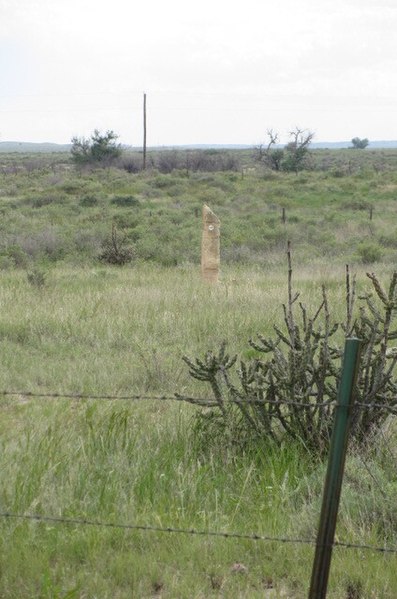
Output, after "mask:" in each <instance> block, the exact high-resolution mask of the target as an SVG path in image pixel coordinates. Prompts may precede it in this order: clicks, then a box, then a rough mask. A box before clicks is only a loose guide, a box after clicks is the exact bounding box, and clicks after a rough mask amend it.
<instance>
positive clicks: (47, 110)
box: [0, 0, 397, 145]
mask: <svg viewBox="0 0 397 599" xmlns="http://www.w3.org/2000/svg"><path fill="white" fill-rule="evenodd" d="M0 81H1V89H0V141H5V140H17V141H54V142H61V143H62V142H69V141H70V138H71V137H72V136H73V135H79V136H80V135H89V134H90V133H91V132H92V131H93V129H94V128H99V129H101V130H106V129H113V130H114V131H116V132H117V133H118V134H119V135H120V141H122V142H123V143H130V144H133V145H139V144H140V143H141V142H142V97H143V92H146V94H147V108H148V144H149V145H158V144H165V145H173V144H183V143H247V144H255V143H258V142H260V141H262V140H263V139H264V138H265V134H266V130H267V129H269V128H273V129H275V130H278V131H280V133H281V134H283V135H285V134H286V132H287V131H289V130H291V129H292V128H294V127H295V126H299V127H301V128H308V129H311V130H312V131H315V134H316V137H315V139H316V140H317V141H336V140H350V139H351V138H352V137H354V136H359V137H368V138H369V139H373V140H375V139H397V114H396V112H397V2H396V0H299V1H298V0H245V1H244V2H242V1H241V0H240V1H239V2H236V1H235V0H200V1H195V2H189V0H107V1H104V0H0Z"/></svg>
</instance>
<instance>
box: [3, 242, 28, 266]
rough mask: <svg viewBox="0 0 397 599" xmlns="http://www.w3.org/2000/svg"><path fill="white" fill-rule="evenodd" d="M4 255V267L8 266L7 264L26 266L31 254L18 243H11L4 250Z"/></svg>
mask: <svg viewBox="0 0 397 599" xmlns="http://www.w3.org/2000/svg"><path fill="white" fill-rule="evenodd" d="M2 257H3V268H7V264H9V265H11V266H16V267H17V268H26V266H27V265H28V263H29V256H28V255H27V253H26V252H25V251H24V250H23V249H22V248H21V246H20V245H18V244H12V245H9V246H8V247H7V248H6V249H5V250H4V251H3V252H2Z"/></svg>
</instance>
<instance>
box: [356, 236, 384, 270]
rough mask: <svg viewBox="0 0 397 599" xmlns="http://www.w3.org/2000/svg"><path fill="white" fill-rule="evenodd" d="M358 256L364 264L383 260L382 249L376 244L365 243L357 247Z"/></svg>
mask: <svg viewBox="0 0 397 599" xmlns="http://www.w3.org/2000/svg"><path fill="white" fill-rule="evenodd" d="M357 254H358V256H359V259H360V260H361V262H362V263H363V264H373V263H374V262H379V260H380V259H381V258H382V255H383V252H382V248H381V247H380V246H379V245H378V244H377V243H374V242H371V241H363V242H361V243H360V244H359V245H358V247H357Z"/></svg>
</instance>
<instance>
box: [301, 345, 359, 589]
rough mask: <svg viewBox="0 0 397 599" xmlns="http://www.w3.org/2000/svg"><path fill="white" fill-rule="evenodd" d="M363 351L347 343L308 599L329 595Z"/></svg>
mask: <svg viewBox="0 0 397 599" xmlns="http://www.w3.org/2000/svg"><path fill="white" fill-rule="evenodd" d="M360 349H361V341H360V340H359V339H346V343H345V353H344V357H343V366H342V376H341V380H340V385H339V390H338V401H337V407H336V411H335V421H334V428H333V431H332V437H331V445H330V451H329V458H328V468H327V476H326V479H325V484H324V493H323V503H322V508H321V515H320V523H319V528H318V533H317V542H316V552H315V556H314V561H313V569H312V578H311V583H310V590H309V599H325V597H326V594H327V587H328V576H329V570H330V565H331V555H332V547H333V543H334V536H335V527H336V519H337V515H338V508H339V499H340V493H341V488H342V479H343V471H344V466H345V458H346V450H347V441H348V434H349V428H350V421H351V411H352V410H351V408H352V406H353V403H354V393H353V390H354V386H355V382H356V379H357V373H358V365H359V361H360Z"/></svg>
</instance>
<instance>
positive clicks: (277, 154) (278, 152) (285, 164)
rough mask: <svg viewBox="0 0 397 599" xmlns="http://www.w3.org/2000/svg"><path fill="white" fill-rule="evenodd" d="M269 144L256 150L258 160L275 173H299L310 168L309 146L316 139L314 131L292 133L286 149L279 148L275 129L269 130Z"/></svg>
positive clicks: (297, 128) (297, 130) (303, 130)
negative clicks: (281, 171)
mask: <svg viewBox="0 0 397 599" xmlns="http://www.w3.org/2000/svg"><path fill="white" fill-rule="evenodd" d="M267 135H268V143H267V145H266V146H265V145H264V144H261V145H260V146H258V147H257V148H256V159H257V160H258V161H260V162H263V163H264V164H265V165H266V166H268V167H269V168H271V169H272V170H273V171H280V170H283V171H288V172H291V171H292V172H296V173H297V172H298V171H300V170H302V169H304V168H306V167H307V166H308V160H307V158H308V154H309V146H310V144H311V142H312V139H313V137H314V133H313V132H312V131H308V130H306V129H299V127H296V128H295V129H294V131H290V133H289V135H290V141H289V142H288V143H287V145H286V146H285V147H284V148H280V147H279V146H278V141H279V135H278V133H276V132H274V131H273V129H268V130H267Z"/></svg>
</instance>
